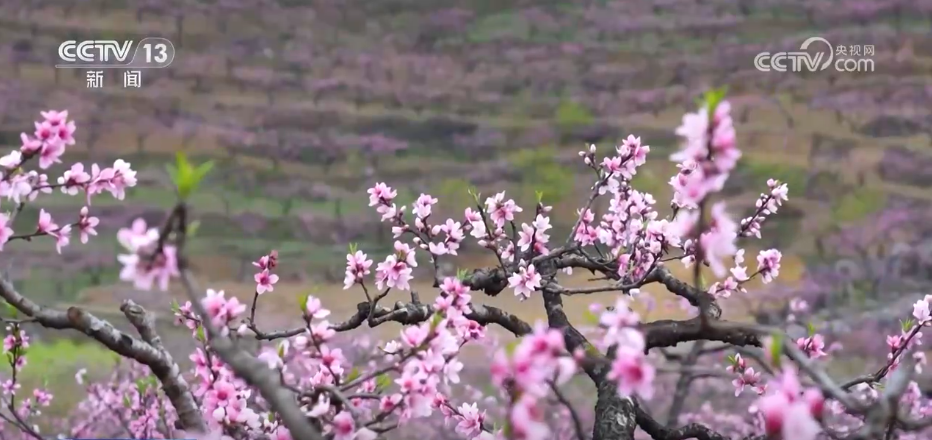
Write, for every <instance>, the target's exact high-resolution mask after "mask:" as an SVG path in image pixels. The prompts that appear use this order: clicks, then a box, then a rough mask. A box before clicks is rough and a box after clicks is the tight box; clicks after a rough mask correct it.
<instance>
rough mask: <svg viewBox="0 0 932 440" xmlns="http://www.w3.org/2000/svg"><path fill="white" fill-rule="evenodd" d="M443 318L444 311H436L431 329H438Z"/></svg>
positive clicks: (431, 322) (431, 321)
mask: <svg viewBox="0 0 932 440" xmlns="http://www.w3.org/2000/svg"><path fill="white" fill-rule="evenodd" d="M443 318H445V316H444V314H443V313H440V312H438V313H435V314H434V317H433V318H431V320H430V330H431V331H434V330H436V329H437V326H438V325H440V323H441V322H442V321H443Z"/></svg>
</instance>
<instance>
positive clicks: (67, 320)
mask: <svg viewBox="0 0 932 440" xmlns="http://www.w3.org/2000/svg"><path fill="white" fill-rule="evenodd" d="M0 297H3V299H4V300H6V302H8V303H9V304H11V305H12V306H13V307H15V308H16V309H17V310H19V311H20V312H21V313H23V314H25V315H26V316H29V317H32V318H34V319H35V320H36V322H38V323H39V324H40V325H42V326H43V327H45V328H51V329H57V330H66V329H72V330H77V331H79V332H81V333H84V334H86V335H88V336H90V337H91V338H93V339H94V340H96V341H97V342H100V343H101V344H103V345H104V346H106V347H107V348H109V349H110V350H111V351H113V352H115V353H117V354H119V355H121V356H123V357H127V358H130V359H133V360H135V361H137V362H139V363H141V364H143V365H146V366H147V367H149V369H150V370H151V371H152V374H153V375H155V377H156V378H158V380H159V381H160V382H161V384H162V389H163V390H164V391H165V395H166V396H167V397H168V399H169V401H170V402H171V403H172V406H174V407H175V410H176V411H177V412H178V419H179V422H180V424H181V429H184V430H185V431H190V432H204V431H206V425H205V424H204V420H203V418H202V417H201V413H200V411H199V410H198V408H197V405H196V404H195V402H194V397H193V396H192V394H191V392H190V390H189V387H188V383H187V382H186V381H185V380H184V378H183V377H182V376H181V372H180V369H179V367H178V364H176V363H175V362H174V361H173V360H172V358H171V356H168V353H167V352H166V351H164V349H161V348H159V347H157V346H155V345H153V344H152V343H150V342H147V341H146V340H139V339H137V338H134V337H133V336H130V335H128V334H126V333H123V332H121V331H119V330H117V329H116V328H114V327H113V325H112V324H110V323H109V322H107V321H105V320H102V319H100V318H98V317H96V316H94V315H93V314H91V313H89V312H87V311H85V310H83V309H81V308H78V307H69V308H68V310H67V312H62V311H60V310H55V309H51V308H47V307H43V306H40V305H38V304H36V303H34V302H32V301H31V300H29V299H28V298H26V297H25V296H23V295H22V294H20V293H19V292H17V291H16V289H15V288H14V287H13V285H12V284H11V283H10V282H9V281H7V280H6V279H2V278H0ZM124 307H127V306H126V305H124ZM124 313H126V311H124ZM126 315H127V318H128V319H130V323H132V324H133V326H135V327H136V328H137V329H140V330H139V332H140V335H142V337H143V338H148V339H150V340H151V341H155V342H156V343H158V344H159V345H161V343H160V342H159V338H158V336H157V335H156V334H155V329H154V327H153V326H152V325H151V323H150V322H149V321H146V319H147V316H148V315H147V314H146V311H145V309H143V308H142V307H139V306H135V307H132V311H131V312H130V313H126Z"/></svg>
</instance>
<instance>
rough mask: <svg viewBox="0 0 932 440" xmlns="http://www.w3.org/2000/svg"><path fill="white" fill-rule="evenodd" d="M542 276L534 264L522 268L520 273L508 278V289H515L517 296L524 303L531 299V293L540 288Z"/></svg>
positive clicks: (519, 270)
mask: <svg viewBox="0 0 932 440" xmlns="http://www.w3.org/2000/svg"><path fill="white" fill-rule="evenodd" d="M541 279H542V278H541V276H540V274H539V273H537V269H535V268H534V265H533V264H529V265H528V266H527V267H520V268H519V269H518V272H515V273H513V274H512V275H511V276H510V277H508V287H511V288H513V289H515V296H517V297H518V298H519V299H521V300H522V301H524V300H526V299H528V298H530V297H531V293H532V292H534V291H535V290H537V289H538V288H540V286H541V284H540V282H541Z"/></svg>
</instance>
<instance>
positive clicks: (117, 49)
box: [55, 37, 175, 69]
mask: <svg viewBox="0 0 932 440" xmlns="http://www.w3.org/2000/svg"><path fill="white" fill-rule="evenodd" d="M58 58H60V59H61V62H60V63H58V64H56V65H55V67H57V68H60V69H82V68H95V69H107V68H123V69H126V68H134V69H136V68H139V69H161V68H165V67H168V66H169V65H170V64H171V63H172V60H174V59H175V45H174V44H172V42H171V41H168V39H166V38H161V37H146V38H143V39H142V40H140V41H139V42H135V41H132V40H126V41H115V40H87V41H81V42H78V41H75V40H68V41H65V42H64V43H62V44H61V45H59V46H58Z"/></svg>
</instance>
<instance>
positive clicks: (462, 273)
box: [456, 269, 469, 281]
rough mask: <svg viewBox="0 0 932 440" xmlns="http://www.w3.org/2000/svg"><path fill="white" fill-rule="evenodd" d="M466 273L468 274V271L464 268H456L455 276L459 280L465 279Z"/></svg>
mask: <svg viewBox="0 0 932 440" xmlns="http://www.w3.org/2000/svg"><path fill="white" fill-rule="evenodd" d="M467 275H469V271H468V270H466V269H457V270H456V278H457V279H459V280H460V281H463V280H465V279H466V276H467Z"/></svg>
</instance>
